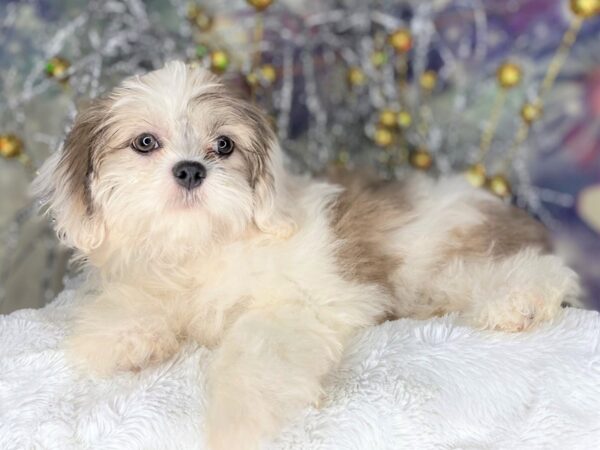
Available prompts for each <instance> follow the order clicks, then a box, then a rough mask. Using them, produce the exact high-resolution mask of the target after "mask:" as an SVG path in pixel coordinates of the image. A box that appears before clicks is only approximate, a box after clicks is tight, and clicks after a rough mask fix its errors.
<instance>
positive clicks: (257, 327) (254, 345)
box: [206, 304, 343, 450]
mask: <svg viewBox="0 0 600 450" xmlns="http://www.w3.org/2000/svg"><path fill="white" fill-rule="evenodd" d="M342 341H343V339H342V336H341V333H340V331H339V330H337V331H336V330H334V329H333V327H331V326H329V325H327V324H325V323H324V322H323V317H322V316H317V314H316V313H315V312H314V311H313V310H311V309H310V308H308V307H305V306H301V305H298V304H292V305H280V306H276V307H272V308H268V309H266V308H265V309H260V310H250V311H248V312H247V313H246V314H244V315H243V316H241V317H240V318H239V319H238V321H237V322H236V323H235V324H234V325H233V326H232V328H231V329H230V330H229V331H228V333H227V334H226V335H225V337H224V340H223V342H222V345H221V347H220V348H219V349H218V350H217V354H216V356H215V360H214V362H213V364H212V366H211V370H210V373H209V379H208V389H209V404H208V413H207V424H206V425H207V426H206V430H207V440H208V442H209V448H210V449H211V450H253V449H256V448H258V446H259V445H260V442H261V440H262V439H263V438H269V437H272V436H273V435H274V434H275V433H276V432H277V431H278V430H279V427H280V426H281V424H282V423H284V422H286V421H288V420H289V419H290V418H293V417H294V415H295V414H297V413H298V412H299V411H300V410H301V409H302V408H303V407H306V406H308V405H309V404H316V403H317V402H318V400H319V397H320V394H321V379H322V377H323V376H324V375H325V374H326V373H327V372H329V371H330V370H331V368H332V367H333V366H334V365H335V364H336V363H337V362H338V360H339V358H340V354H341V351H342Z"/></svg>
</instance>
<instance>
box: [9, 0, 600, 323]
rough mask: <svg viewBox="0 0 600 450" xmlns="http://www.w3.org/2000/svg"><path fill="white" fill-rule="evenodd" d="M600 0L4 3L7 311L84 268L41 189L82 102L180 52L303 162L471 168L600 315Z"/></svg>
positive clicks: (438, 170) (315, 167)
mask: <svg viewBox="0 0 600 450" xmlns="http://www.w3.org/2000/svg"><path fill="white" fill-rule="evenodd" d="M599 14H600V0H431V1H423V0H421V1H417V0H414V1H409V0H404V1H403V0H371V1H367V0H336V1H334V0H276V1H272V0H248V1H245V0H231V1H229V0H228V1H227V2H224V1H218V0H196V1H188V0H149V1H141V0H99V1H84V0H23V1H11V0H8V1H7V0H1V1H0V313H8V312H10V311H13V310H15V309H18V308H25V307H40V306H42V305H43V304H45V303H46V302H48V301H50V300H51V299H52V298H54V296H55V295H56V293H57V292H59V291H60V290H61V289H62V286H63V283H64V280H65V279H66V277H68V276H69V275H70V274H72V272H73V268H72V267H70V265H69V262H68V261H69V256H70V254H69V251H68V250H67V249H65V248H63V247H61V246H60V245H59V244H58V243H57V240H56V238H55V237H54V233H53V231H52V229H51V224H50V223H49V221H48V220H47V219H46V218H43V217H40V216H39V215H38V214H37V212H36V205H35V204H34V203H32V201H31V200H30V199H29V198H28V196H27V189H28V184H29V183H30V181H31V179H32V177H33V176H34V175H35V171H36V169H37V168H38V167H39V166H40V165H41V163H42V162H43V161H44V159H45V158H46V157H47V156H48V155H49V154H50V153H52V152H54V151H57V149H59V147H60V145H61V141H62V139H63V138H64V135H65V133H66V132H67V131H68V128H69V125H70V123H71V122H72V119H73V117H74V115H75V113H76V111H77V108H78V107H79V106H80V105H81V104H82V103H83V102H85V100H86V99H88V98H90V97H96V96H98V95H102V94H103V93H104V92H105V91H106V90H108V89H110V88H111V87H112V86H114V85H115V84H116V83H118V82H119V81H120V80H121V79H122V78H123V77H126V76H130V75H132V74H136V73H143V72H145V71H147V70H150V69H153V68H157V67H160V66H161V65H162V64H163V63H164V62H165V61H167V60H171V59H182V60H186V61H188V62H189V63H190V64H197V65H200V66H203V67H207V68H209V69H210V70H213V71H214V72H217V73H220V74H222V75H223V77H225V78H227V79H228V80H229V81H230V82H231V83H233V84H235V85H236V86H237V87H238V88H239V89H241V90H242V91H243V92H245V94H246V95H248V97H250V98H252V99H253V100H254V101H256V102H257V103H258V104H259V105H260V106H261V107H262V108H264V109H265V110H267V111H268V112H269V114H270V115H271V117H272V121H273V126H274V127H275V128H276V130H277V133H278V135H279V138H280V139H281V140H282V144H283V147H284V148H285V149H286V150H287V152H288V154H289V155H290V165H291V166H292V167H293V169H294V170H298V171H305V170H311V171H319V170H322V169H323V168H325V167H327V166H330V165H339V166H348V167H359V166H360V167H364V166H368V167H373V168H375V169H376V170H378V171H379V172H380V174H381V176H382V177H389V178H391V177H402V176H403V175H404V174H406V173H408V172H410V171H415V170H420V171H426V172H429V173H430V174H431V175H432V176H440V175H447V174H452V173H463V174H464V176H466V177H467V178H468V179H469V181H470V182H471V183H473V184H474V185H476V186H479V187H480V188H481V189H489V190H491V191H492V192H494V193H495V194H496V195H498V196H500V197H502V198H503V199H504V200H505V201H507V202H513V203H515V204H516V205H518V206H519V207H521V208H524V209H526V210H528V211H529V212H530V213H531V214H532V215H533V216H535V217H536V218H538V219H539V220H541V221H542V222H544V223H545V224H546V225H547V226H548V227H549V228H550V229H551V230H552V233H553V236H554V240H555V243H556V246H557V248H558V249H559V250H560V252H561V253H562V254H563V255H564V256H565V257H566V258H567V260H568V262H569V264H570V265H571V266H572V267H574V268H575V269H576V270H577V271H578V272H579V273H580V274H581V276H582V278H583V281H584V285H585V287H586V289H587V300H588V304H589V305H590V307H592V308H595V309H600V15H599Z"/></svg>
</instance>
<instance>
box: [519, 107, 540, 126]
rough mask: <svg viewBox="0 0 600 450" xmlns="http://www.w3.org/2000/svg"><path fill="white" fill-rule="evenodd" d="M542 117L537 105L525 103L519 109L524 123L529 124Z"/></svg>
mask: <svg viewBox="0 0 600 450" xmlns="http://www.w3.org/2000/svg"><path fill="white" fill-rule="evenodd" d="M541 115H542V107H541V105H540V104H539V103H525V104H524V105H523V107H522V108H521V118H522V119H523V121H524V122H526V123H528V124H531V123H532V122H534V121H536V120H538V119H539V118H540V117H541Z"/></svg>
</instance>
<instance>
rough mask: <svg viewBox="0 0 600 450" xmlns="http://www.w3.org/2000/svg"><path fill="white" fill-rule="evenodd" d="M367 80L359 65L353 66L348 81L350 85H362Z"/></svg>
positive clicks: (349, 71)
mask: <svg viewBox="0 0 600 450" xmlns="http://www.w3.org/2000/svg"><path fill="white" fill-rule="evenodd" d="M366 81H367V77H366V76H365V73H364V72H363V71H362V70H361V69H360V68H359V67H351V68H350V69H349V70H348V83H349V84H350V86H362V85H363V84H365V83H366Z"/></svg>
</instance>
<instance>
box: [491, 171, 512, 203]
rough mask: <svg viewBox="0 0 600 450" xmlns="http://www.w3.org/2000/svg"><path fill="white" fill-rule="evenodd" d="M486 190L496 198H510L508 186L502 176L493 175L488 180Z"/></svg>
mask: <svg viewBox="0 0 600 450" xmlns="http://www.w3.org/2000/svg"><path fill="white" fill-rule="evenodd" d="M488 188H489V189H490V191H492V192H493V193H494V194H496V195H497V196H498V197H503V198H506V197H510V195H511V190H510V184H509V182H508V180H507V179H506V177H505V176H504V175H494V176H493V177H492V178H490V179H489V180H488Z"/></svg>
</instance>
